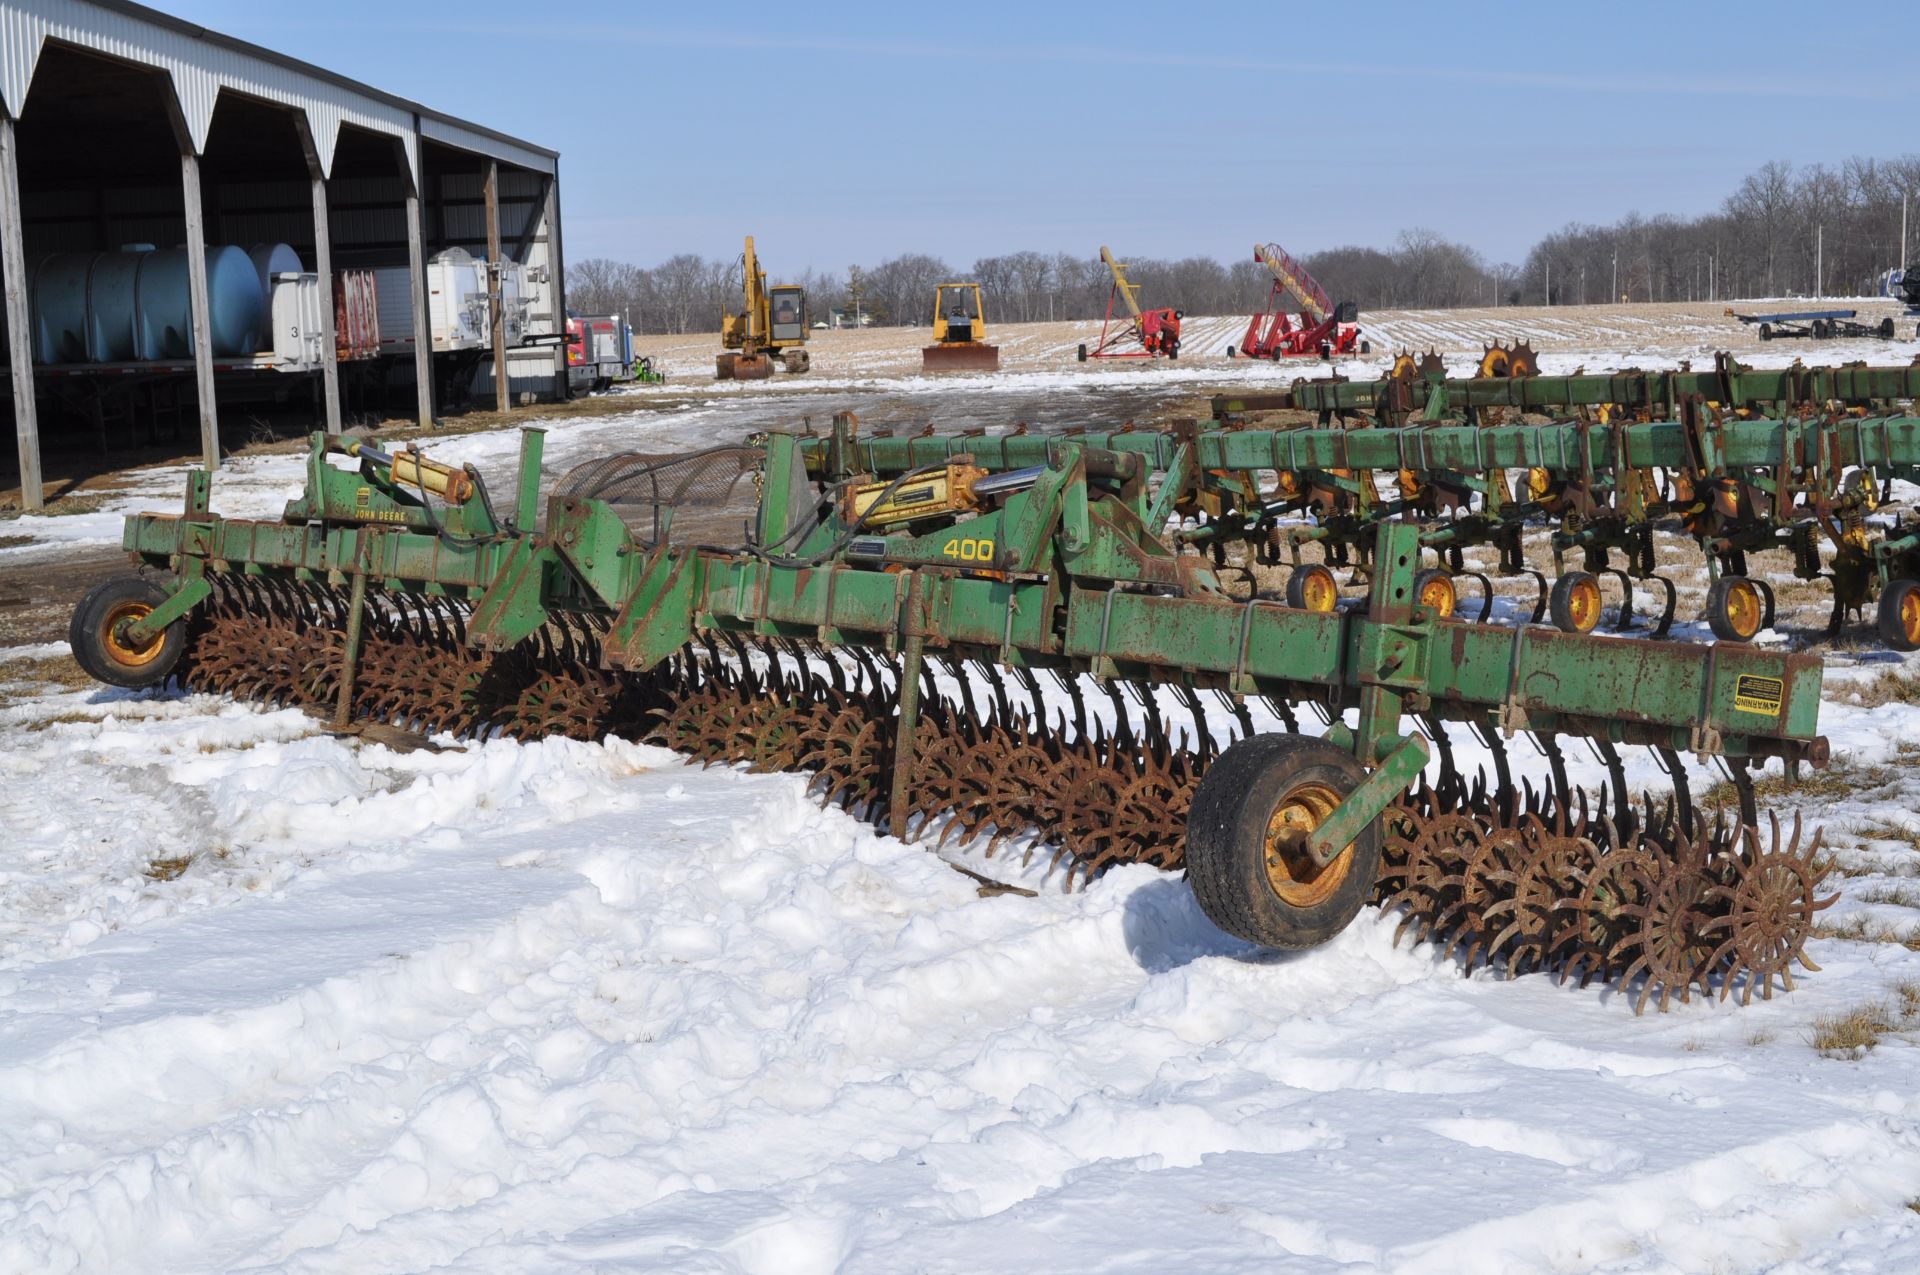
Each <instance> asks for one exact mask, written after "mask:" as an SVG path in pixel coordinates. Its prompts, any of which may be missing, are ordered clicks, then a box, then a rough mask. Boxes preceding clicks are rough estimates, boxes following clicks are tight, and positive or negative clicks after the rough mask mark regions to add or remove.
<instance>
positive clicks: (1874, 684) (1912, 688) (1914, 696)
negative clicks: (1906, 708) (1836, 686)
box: [1836, 668, 1920, 708]
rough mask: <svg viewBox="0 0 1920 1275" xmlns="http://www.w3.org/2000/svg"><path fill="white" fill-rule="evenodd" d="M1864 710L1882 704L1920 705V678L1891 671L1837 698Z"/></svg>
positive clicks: (1849, 688)
mask: <svg viewBox="0 0 1920 1275" xmlns="http://www.w3.org/2000/svg"><path fill="white" fill-rule="evenodd" d="M1836 698H1839V699H1844V700H1845V701H1846V702H1847V703H1849V704H1858V705H1860V706H1861V707H1862V708H1878V707H1879V706H1880V705H1882V704H1920V676H1916V675H1914V674H1912V673H1909V672H1907V671H1906V670H1905V669H1904V668H1902V669H1889V670H1887V671H1886V672H1884V673H1882V674H1881V675H1880V676H1879V677H1876V678H1875V679H1873V681H1871V682H1866V683H1864V684H1862V685H1858V686H1850V687H1847V688H1845V689H1844V690H1842V691H1841V693H1840V694H1839V695H1838V696H1837V697H1836Z"/></svg>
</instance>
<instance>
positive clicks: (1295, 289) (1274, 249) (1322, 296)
mask: <svg viewBox="0 0 1920 1275" xmlns="http://www.w3.org/2000/svg"><path fill="white" fill-rule="evenodd" d="M1253 259H1254V260H1255V261H1257V262H1259V263H1260V264H1261V265H1263V266H1265V267H1266V268H1267V269H1268V270H1270V271H1272V272H1273V288H1272V290H1271V291H1269V292H1268V294H1267V308H1266V311H1265V313H1262V314H1256V315H1254V316H1253V318H1252V319H1250V320H1249V321H1248V322H1247V334H1246V336H1244V337H1242V338H1241V340H1240V344H1239V345H1237V346H1233V345H1230V346H1228V347H1227V357H1229V358H1232V357H1234V356H1235V355H1244V356H1246V357H1247V358H1250V359H1288V358H1303V357H1309V356H1313V355H1318V356H1319V357H1320V358H1323V359H1330V358H1332V357H1333V356H1334V355H1336V354H1352V353H1354V352H1355V351H1356V350H1357V351H1358V352H1359V353H1361V354H1370V353H1372V352H1373V347H1372V345H1371V344H1370V343H1368V342H1366V341H1362V340H1361V339H1360V325H1359V323H1358V322H1356V320H1358V318H1359V317H1360V309H1359V307H1358V306H1356V305H1355V304H1354V303H1353V302H1351V301H1342V302H1341V303H1340V304H1339V305H1337V306H1336V305H1334V304H1333V302H1332V301H1331V300H1330V299H1329V298H1328V296H1327V293H1326V289H1324V288H1322V287H1321V286H1320V285H1319V284H1318V283H1317V282H1315V281H1314V278H1313V276H1312V275H1310V274H1308V273H1307V271H1306V268H1305V267H1303V266H1301V265H1300V263H1298V262H1297V261H1295V260H1294V259H1293V258H1292V257H1290V256H1288V255H1287V254H1286V253H1285V252H1283V251H1282V250H1281V249H1280V247H1279V245H1277V244H1266V245H1264V246H1256V247H1255V248H1254V250H1253ZM1288 297H1292V298H1293V299H1294V300H1296V301H1298V302H1299V303H1300V312H1299V313H1298V314H1297V315H1295V314H1290V313H1288V312H1287V310H1286V308H1285V303H1286V299H1287V298H1288Z"/></svg>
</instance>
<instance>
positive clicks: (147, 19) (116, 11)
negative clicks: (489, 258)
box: [0, 0, 559, 174]
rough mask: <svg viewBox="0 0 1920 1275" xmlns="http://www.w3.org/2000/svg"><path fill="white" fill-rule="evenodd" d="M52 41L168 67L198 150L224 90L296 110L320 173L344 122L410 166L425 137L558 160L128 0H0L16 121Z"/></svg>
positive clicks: (0, 39)
mask: <svg viewBox="0 0 1920 1275" xmlns="http://www.w3.org/2000/svg"><path fill="white" fill-rule="evenodd" d="M49 39H52V40H59V41H62V42H64V43H67V44H71V45H75V46H77V47H80V48H83V49H90V50H92V51H94V52H96V53H101V54H105V55H107V56H109V57H115V58H120V59H122V60H124V61H128V62H134V63H138V64H140V65H143V66H151V67H156V68H158V69H160V70H163V71H165V72H166V73H167V75H168V77H169V79H171V81H172V83H173V89H174V94H175V96H176V97H177V98H178V99H179V103H180V110H181V113H182V115H183V116H184V118H185V121H186V126H187V133H188V136H189V137H191V138H192V140H193V147H194V150H195V151H204V150H205V148H206V143H207V130H208V129H209V128H210V127H211V126H212V123H213V107H214V102H215V100H216V99H217V98H218V97H219V95H220V91H221V90H222V89H228V90H231V91H233V92H236V93H244V94H248V95H250V96H253V97H257V98H263V99H265V100H267V101H270V102H277V103H280V104H281V105H283V106H288V107H291V108H294V109H296V110H298V111H300V112H301V113H302V114H303V115H304V116H305V117H306V121H307V127H308V129H309V130H310V131H311V133H312V136H313V141H314V149H315V150H316V151H318V153H319V155H320V163H321V167H322V169H323V170H327V171H330V170H331V168H332V164H333V153H334V143H335V140H336V139H337V138H338V136H339V133H340V126H341V125H342V124H353V125H356V126H358V127H360V128H365V129H369V130H371V131H373V132H377V133H386V134H389V135H391V136H394V137H397V138H398V139H399V140H400V142H401V144H402V145H403V146H404V147H405V148H406V155H407V165H408V168H409V170H410V171H412V172H414V173H416V174H417V173H418V172H419V171H420V155H419V148H418V141H419V138H420V137H423V136H424V137H428V138H431V139H433V140H435V141H439V142H444V143H446V144H448V145H451V146H455V147H458V148H460V149H462V150H469V151H473V152H475V153H477V154H481V155H487V156H490V157H491V158H493V159H497V160H499V161H500V162H502V163H506V164H513V165H516V166H518V167H521V168H526V169H531V170H532V171H534V172H538V173H546V174H552V173H553V172H554V171H555V168H556V167H557V161H558V159H559V152H558V151H553V150H548V149H547V148H546V147H544V146H535V145H533V144H532V143H531V142H524V141H521V140H520V139H519V138H516V137H510V136H508V135H507V134H505V133H501V132H497V131H496V130H494V129H490V128H486V127H483V126H482V125H479V124H474V123H471V122H469V121H467V120H462V119H458V118H456V117H454V116H451V115H448V114H445V113H444V112H441V111H435V110H432V109H430V108H428V107H425V106H422V105H421V104H420V103H418V102H414V101H411V100H410V99H407V98H404V97H399V96H396V95H395V94H392V93H385V92H382V91H381V90H379V89H376V88H372V87H370V86H368V85H365V84H361V83H359V82H358V81H355V80H350V79H348V78H347V77H346V76H344V75H339V74H336V73H335V72H332V71H328V70H324V69H322V68H320V67H317V66H313V65H312V64H310V63H307V62H302V61H300V60H299V59H298V58H292V57H288V56H287V55H286V54H284V53H276V52H274V51H273V50H271V49H263V48H261V47H260V46H259V45H255V44H248V43H247V42H246V41H244V40H236V39H234V38H233V37H232V36H227V35H221V34H220V33H219V32H217V31H209V30H207V29H206V28H205V27H200V26H195V25H194V24H193V23H191V22H184V21H182V20H181V19H179V18H176V17H173V16H172V15H170V14H165V13H161V12H160V11H158V10H157V9H149V8H147V7H146V6H145V5H139V4H129V3H125V0H0V100H3V101H4V103H5V106H6V110H7V113H8V114H9V115H11V116H13V117H14V118H16V119H18V118H19V116H20V112H21V110H22V109H23V108H24V106H25V103H26V100H27V89H28V86H29V85H30V84H31V83H32V81H33V73H34V68H35V66H36V65H37V64H38V62H39V59H40V51H41V49H42V48H43V47H44V45H45V42H46V41H47V40H49Z"/></svg>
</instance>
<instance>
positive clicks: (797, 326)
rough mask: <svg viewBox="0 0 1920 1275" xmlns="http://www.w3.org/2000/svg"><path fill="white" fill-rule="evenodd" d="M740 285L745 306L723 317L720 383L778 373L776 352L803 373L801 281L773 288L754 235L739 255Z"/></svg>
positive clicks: (717, 365)
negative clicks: (743, 294) (754, 246)
mask: <svg viewBox="0 0 1920 1275" xmlns="http://www.w3.org/2000/svg"><path fill="white" fill-rule="evenodd" d="M740 275H741V289H742V291H743V292H744V293H745V298H746V307H745V309H744V310H743V312H742V313H740V314H729V315H726V316H724V317H723V318H722V319H721V320H720V344H721V346H722V347H724V348H723V349H722V351H721V352H720V354H719V355H717V356H716V357H715V358H714V360H713V379H714V380H716V381H764V380H766V379H767V378H768V377H769V376H772V375H773V357H772V356H773V355H775V354H778V355H779V356H780V365H781V366H782V367H784V368H786V369H787V371H789V372H804V371H806V370H807V368H808V367H809V366H811V363H810V361H809V359H808V357H807V293H806V289H804V288H802V287H800V286H799V285H798V284H791V283H781V284H775V285H774V286H773V287H771V288H769V287H768V286H767V273H766V271H764V270H762V269H761V268H760V258H759V257H758V256H757V255H755V253H754V251H753V236H752V235H748V236H747V250H746V251H745V252H744V253H742V254H741V255H740Z"/></svg>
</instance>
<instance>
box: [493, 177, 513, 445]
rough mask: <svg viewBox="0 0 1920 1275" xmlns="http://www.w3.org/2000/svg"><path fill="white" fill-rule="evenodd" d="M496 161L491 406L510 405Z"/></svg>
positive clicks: (496, 408)
mask: <svg viewBox="0 0 1920 1275" xmlns="http://www.w3.org/2000/svg"><path fill="white" fill-rule="evenodd" d="M500 264H501V263H500V163H499V161H498V160H492V159H490V160H488V161H487V310H488V313H489V314H490V315H491V316H492V318H493V332H492V342H493V410H494V411H496V412H504V411H506V410H507V408H508V407H509V406H510V392H511V389H512V386H511V382H510V381H509V379H508V376H507V312H506V310H505V308H504V307H503V306H502V305H501V303H500Z"/></svg>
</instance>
